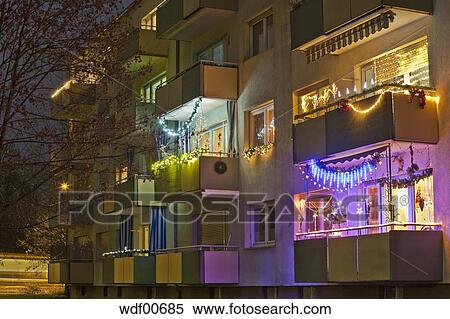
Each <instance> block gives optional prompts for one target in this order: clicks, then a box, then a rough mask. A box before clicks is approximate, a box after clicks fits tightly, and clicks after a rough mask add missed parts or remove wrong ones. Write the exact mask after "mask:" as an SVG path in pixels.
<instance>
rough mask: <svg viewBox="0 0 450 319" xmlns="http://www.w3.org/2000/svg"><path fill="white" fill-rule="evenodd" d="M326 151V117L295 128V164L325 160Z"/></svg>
mask: <svg viewBox="0 0 450 319" xmlns="http://www.w3.org/2000/svg"><path fill="white" fill-rule="evenodd" d="M326 151H327V149H326V134H325V117H324V116H321V117H318V118H315V119H312V120H309V121H306V122H304V123H301V124H298V125H295V126H294V163H300V162H304V161H306V160H310V159H318V158H323V157H325V156H326V154H327V152H326Z"/></svg>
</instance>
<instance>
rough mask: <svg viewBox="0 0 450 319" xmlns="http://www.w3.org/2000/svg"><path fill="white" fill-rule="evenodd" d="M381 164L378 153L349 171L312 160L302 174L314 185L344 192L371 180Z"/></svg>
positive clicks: (302, 170) (348, 169)
mask: <svg viewBox="0 0 450 319" xmlns="http://www.w3.org/2000/svg"><path fill="white" fill-rule="evenodd" d="M381 164H382V162H381V160H380V154H378V153H377V154H375V155H373V156H372V157H371V158H370V159H368V160H365V161H364V162H362V163H361V164H359V165H357V166H354V167H351V168H347V169H337V168H330V167H327V165H325V164H323V163H321V162H320V161H317V160H312V161H311V162H310V163H309V164H308V165H307V166H306V167H305V169H302V168H301V172H302V174H303V175H304V176H305V178H306V179H307V180H312V181H313V183H314V185H318V186H319V187H321V188H325V189H330V190H333V191H338V192H343V191H345V190H348V189H351V188H354V187H356V186H358V185H360V184H361V183H362V182H365V181H367V180H369V178H370V177H371V175H373V173H374V171H375V170H377V169H378V165H381Z"/></svg>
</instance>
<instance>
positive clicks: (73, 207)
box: [58, 192, 408, 225]
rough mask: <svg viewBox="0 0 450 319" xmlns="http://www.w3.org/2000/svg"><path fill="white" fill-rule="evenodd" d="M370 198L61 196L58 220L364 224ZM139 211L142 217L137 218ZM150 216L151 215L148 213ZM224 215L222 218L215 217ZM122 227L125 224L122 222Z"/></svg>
mask: <svg viewBox="0 0 450 319" xmlns="http://www.w3.org/2000/svg"><path fill="white" fill-rule="evenodd" d="M393 202H394V203H395V202H400V203H401V204H402V205H407V204H408V198H407V197H405V196H403V197H402V198H398V199H397V198H393ZM369 203H370V198H369V197H368V196H359V195H358V196H355V195H351V196H347V197H345V198H341V199H338V198H335V197H333V196H329V199H328V200H327V201H323V202H317V201H316V200H314V199H313V198H306V199H303V200H302V201H300V203H299V202H295V200H294V198H293V196H292V195H290V194H282V195H280V196H279V197H278V198H276V199H275V200H270V199H269V196H268V195H267V194H265V193H239V194H236V195H233V196H226V197H220V196H217V195H215V196H201V195H198V194H196V193H139V194H136V193H121V192H99V193H93V192H60V194H59V205H58V221H59V224H61V225H92V224H102V225H115V224H118V223H120V222H121V221H119V218H117V217H118V216H121V215H122V216H123V215H126V216H130V217H131V216H136V215H138V216H139V217H140V218H141V222H142V223H145V222H147V223H148V218H149V217H148V215H150V213H151V211H152V209H153V208H155V207H159V209H160V210H161V211H163V214H162V215H163V218H164V219H165V222H166V223H172V224H195V223H198V222H201V223H203V224H208V223H221V224H223V223H242V224H244V223H253V222H254V221H255V220H258V221H262V220H266V221H267V222H269V223H277V224H279V223H292V222H293V221H294V220H299V219H300V220H302V221H305V222H308V216H307V215H309V216H311V215H312V216H320V215H323V216H324V217H325V218H327V219H329V220H331V221H333V219H341V220H346V221H360V220H362V219H366V218H368V205H369ZM371 208H372V209H376V210H378V211H379V212H381V213H383V214H385V216H391V215H393V220H394V219H395V218H396V216H398V214H397V211H396V210H394V209H393V207H392V206H389V205H388V204H382V205H377V206H373V205H372V206H371ZM136 211H139V212H140V214H136ZM146 212H147V213H146ZM213 214H215V215H216V216H222V217H223V218H221V219H217V218H213V216H214V215H213ZM122 222H123V221H122Z"/></svg>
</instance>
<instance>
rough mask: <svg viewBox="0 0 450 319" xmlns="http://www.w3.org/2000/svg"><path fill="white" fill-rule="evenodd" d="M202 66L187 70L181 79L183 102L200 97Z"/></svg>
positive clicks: (198, 65)
mask: <svg viewBox="0 0 450 319" xmlns="http://www.w3.org/2000/svg"><path fill="white" fill-rule="evenodd" d="M201 71H202V65H201V64H197V65H195V66H194V67H193V68H191V69H189V70H188V71H187V72H186V73H184V74H183V77H182V89H181V98H182V101H183V102H187V101H191V100H193V99H195V98H197V97H199V96H201V95H202V92H201V87H202V83H201V81H202V76H201Z"/></svg>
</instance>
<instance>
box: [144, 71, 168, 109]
mask: <svg viewBox="0 0 450 319" xmlns="http://www.w3.org/2000/svg"><path fill="white" fill-rule="evenodd" d="M166 82H167V76H166V73H165V72H164V73H161V74H160V75H158V76H157V77H156V78H154V79H153V80H151V81H150V82H149V83H147V84H146V85H144V87H142V89H141V97H142V101H143V102H145V103H155V101H156V89H158V87H160V86H161V85H163V84H164V83H166Z"/></svg>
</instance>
